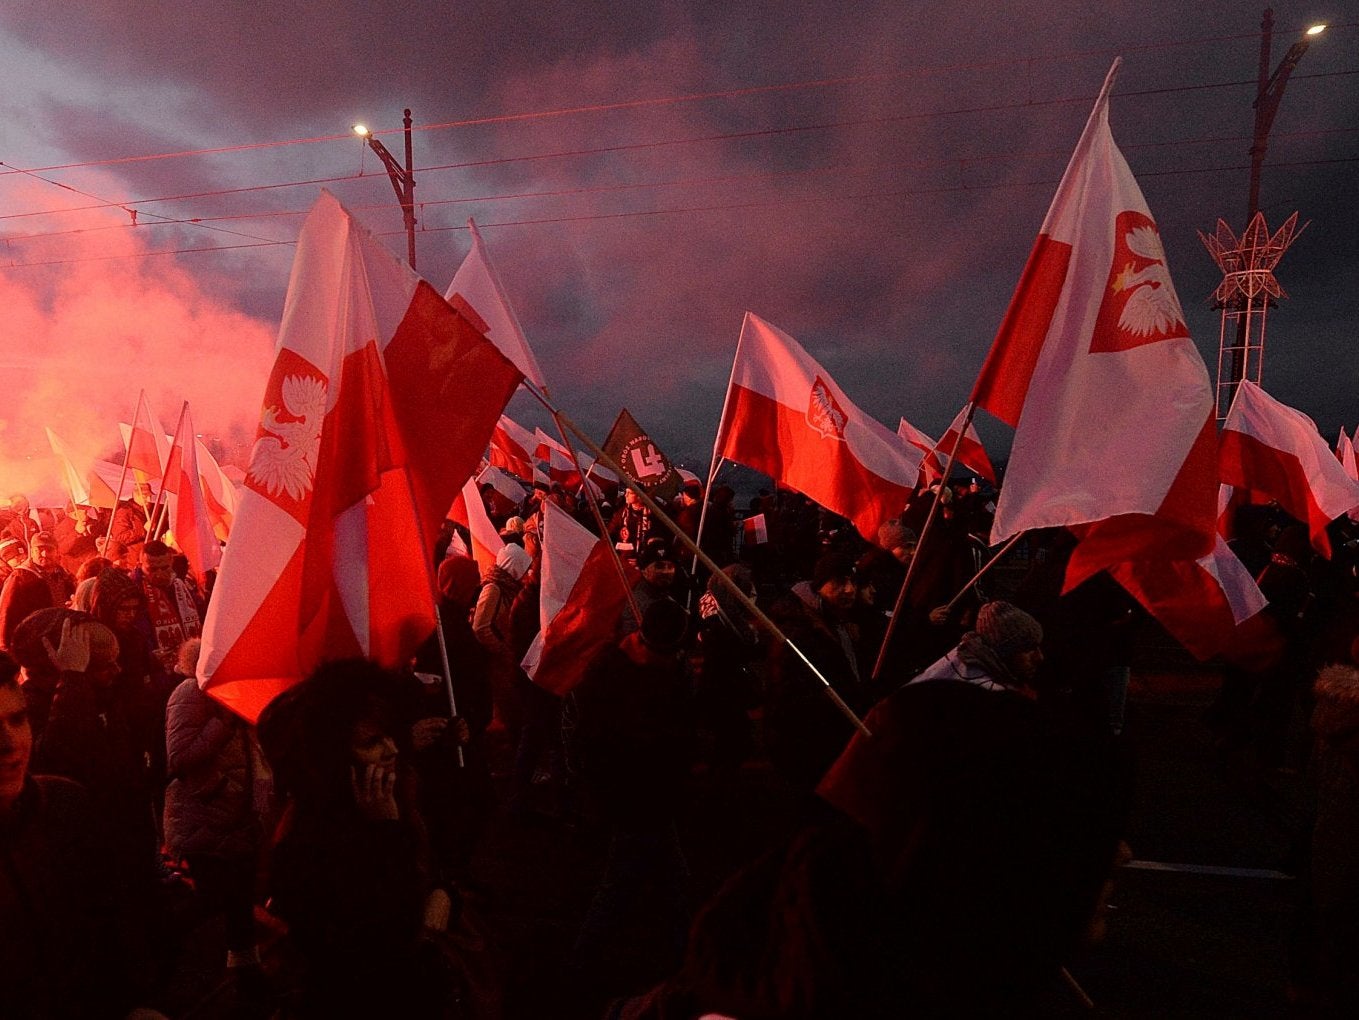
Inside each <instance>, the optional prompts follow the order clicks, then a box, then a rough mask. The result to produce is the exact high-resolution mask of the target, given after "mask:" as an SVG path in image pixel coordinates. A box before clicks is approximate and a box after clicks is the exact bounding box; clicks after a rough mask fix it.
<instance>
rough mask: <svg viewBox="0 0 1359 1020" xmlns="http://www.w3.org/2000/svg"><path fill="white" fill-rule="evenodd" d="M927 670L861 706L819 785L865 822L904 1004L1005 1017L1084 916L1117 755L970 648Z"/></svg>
mask: <svg viewBox="0 0 1359 1020" xmlns="http://www.w3.org/2000/svg"><path fill="white" fill-rule="evenodd" d="M936 667H937V668H932V669H931V670H930V671H929V676H928V677H925V676H922V677H921V678H919V679H917V680H916V681H913V682H912V683H910V684H908V685H907V686H905V687H903V688H901V689H900V690H898V691H896V692H895V693H894V694H892V695H890V696H889V697H888V698H887V699H886V700H884V701H883V702H882V703H881V704H879V705H878V707H877V708H875V709H874V710H873V712H872V713H870V714H869V716H868V718H867V719H866V720H865V721H866V723H867V725H868V728H869V729H870V730H871V731H872V733H873V736H872V737H871V738H867V737H863V736H862V735H857V734H856V736H855V738H854V740H853V742H852V743H851V744H850V746H849V748H848V749H847V750H846V751H845V753H844V754H843V755H842V756H841V757H840V759H839V760H838V761H837V762H836V763H835V765H834V767H833V768H832V769H831V771H830V772H829V774H828V775H827V776H826V778H825V779H824V780H823V781H822V783H821V785H820V787H819V788H818V791H817V792H818V793H819V794H820V796H821V797H822V798H823V799H825V800H826V801H827V802H829V803H830V804H832V805H833V806H834V807H836V808H838V809H839V810H840V811H842V812H844V814H846V815H847V816H848V817H850V818H851V819H853V820H854V821H855V822H857V823H858V824H859V825H860V826H861V827H862V829H863V830H864V831H865V832H866V833H867V834H868V837H869V842H870V845H871V846H872V848H873V853H874V857H875V860H876V863H877V869H878V873H879V876H880V881H881V883H882V895H881V897H880V902H881V904H882V906H883V907H884V908H885V909H886V911H887V912H886V914H885V915H884V918H883V920H884V921H885V924H884V925H883V926H882V927H881V928H880V929H879V930H880V932H881V933H882V946H883V947H884V948H886V949H888V951H889V953H891V954H893V955H896V956H897V962H895V963H893V964H892V965H891V966H892V970H893V972H894V973H895V974H896V977H895V978H894V980H900V981H901V982H902V983H903V986H904V987H905V988H906V989H908V994H907V995H906V997H905V998H904V999H902V1000H901V1005H902V1007H903V1008H902V1009H901V1011H900V1012H901V1015H921V1016H939V1015H959V1016H974V1015H975V1016H991V1015H998V1014H1000V1013H1004V1015H1012V1014H1011V1013H1008V1012H1005V1009H1010V1010H1014V1011H1015V1012H1021V1011H1022V1009H1023V1004H1024V1003H1025V1000H1026V997H1027V996H1031V995H1037V994H1038V993H1039V992H1040V990H1041V988H1042V987H1043V986H1045V985H1046V984H1048V983H1050V982H1051V981H1053V980H1055V978H1056V975H1057V970H1058V967H1059V966H1060V965H1061V964H1062V962H1063V961H1064V960H1066V959H1067V958H1068V956H1069V954H1070V953H1071V952H1072V951H1073V950H1074V949H1075V947H1076V946H1077V944H1078V942H1079V940H1080V939H1081V937H1082V936H1083V935H1084V934H1085V933H1086V931H1087V930H1088V927H1089V924H1090V921H1091V919H1092V917H1093V916H1094V910H1095V906H1096V903H1097V900H1098V897H1099V893H1100V890H1101V887H1102V885H1103V883H1104V882H1105V880H1106V879H1107V877H1108V874H1109V869H1110V867H1111V866H1112V863H1113V856H1114V849H1115V847H1116V845H1117V841H1118V833H1119V824H1120V819H1119V814H1120V811H1119V802H1118V798H1117V796H1116V787H1115V783H1114V779H1115V771H1114V761H1113V759H1112V757H1111V756H1110V755H1109V753H1108V750H1107V747H1106V745H1105V744H1104V743H1103V742H1102V740H1101V737H1100V735H1099V734H1098V733H1096V732H1095V731H1094V730H1093V729H1091V728H1090V727H1088V726H1082V725H1080V724H1079V723H1078V722H1077V721H1076V720H1074V718H1073V717H1071V716H1070V715H1069V713H1066V712H1064V711H1063V710H1062V709H1061V707H1060V706H1052V705H1047V704H1045V703H1044V702H1042V701H1041V700H1036V699H1035V698H1033V697H1031V696H1030V695H1029V694H1028V693H1026V692H1025V691H1024V690H1022V689H1015V688H1013V687H1011V686H1010V685H1009V683H1008V682H1007V679H1006V678H1003V677H1002V676H1001V671H1000V670H997V669H992V668H990V667H988V666H987V665H985V664H983V663H982V662H979V661H977V660H976V659H975V658H970V656H967V655H966V654H965V656H964V657H959V656H956V655H952V654H951V655H950V656H949V657H947V658H946V659H944V660H941V661H940V662H939V663H937V664H936ZM936 677H937V678H936ZM912 1007H913V1008H912Z"/></svg>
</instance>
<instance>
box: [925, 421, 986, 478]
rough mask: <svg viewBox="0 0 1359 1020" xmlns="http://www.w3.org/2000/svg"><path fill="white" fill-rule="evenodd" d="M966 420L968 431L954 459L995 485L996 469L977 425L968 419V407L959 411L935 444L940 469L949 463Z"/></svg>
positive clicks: (964, 434) (959, 444)
mask: <svg viewBox="0 0 1359 1020" xmlns="http://www.w3.org/2000/svg"><path fill="white" fill-rule="evenodd" d="M964 422H967V431H966V432H964V433H963V441H962V442H961V443H958V455H957V457H955V458H954V460H955V461H956V462H957V463H959V464H961V465H962V466H963V467H965V468H967V469H968V470H969V471H971V472H973V473H974V474H976V475H978V476H980V477H982V478H985V479H986V480H987V481H988V482H990V483H991V484H992V485H995V484H996V469H995V468H993V467H992V466H991V458H990V457H988V456H987V455H986V447H984V446H983V445H982V441H981V436H979V435H977V428H976V426H975V425H973V424H972V423H971V422H970V421H967V408H963V409H962V410H961V411H959V412H958V417H956V418H954V419H953V424H951V425H950V426H949V427H948V431H947V432H945V433H944V437H943V438H942V439H940V440H939V442H938V443H936V444H935V451H936V452H935V457H936V458H937V459H938V460H939V469H940V471H941V472H942V471H943V466H944V465H945V464H947V463H948V455H949V454H950V453H951V452H952V451H953V444H954V443H957V442H958V433H959V432H961V431H962V428H963V423H964Z"/></svg>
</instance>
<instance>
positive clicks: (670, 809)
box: [575, 634, 693, 825]
mask: <svg viewBox="0 0 1359 1020" xmlns="http://www.w3.org/2000/svg"><path fill="white" fill-rule="evenodd" d="M575 697H576V708H577V723H576V732H575V741H576V746H575V750H576V752H577V754H578V757H579V761H580V769H581V774H582V777H583V778H584V781H585V785H586V788H587V790H588V791H589V792H590V794H591V796H593V797H594V799H595V801H596V803H597V804H598V806H599V808H600V810H601V812H602V813H603V814H604V815H605V817H606V818H608V819H609V820H610V821H612V822H616V823H621V824H624V825H632V824H648V823H651V822H656V821H661V820H664V819H666V818H669V817H672V816H673V814H674V812H675V810H676V808H677V805H678V803H679V798H680V795H681V793H682V791H683V785H684V781H685V777H686V776H687V775H688V773H689V765H690V762H691V761H692V755H693V725H692V718H691V714H690V706H689V695H688V689H687V685H686V683H685V678H684V671H683V668H682V667H681V665H680V663H679V661H678V660H677V659H676V658H675V657H674V656H662V655H657V654H654V653H652V652H650V650H649V649H647V648H646V646H644V645H643V644H642V640H641V635H640V634H630V635H628V636H627V637H625V638H624V639H623V640H622V642H621V643H620V644H619V645H615V646H613V647H610V648H607V649H605V651H604V652H603V653H602V654H601V655H600V656H599V658H597V659H596V660H595V661H594V662H593V663H592V664H591V666H590V669H589V672H588V673H587V675H586V677H585V679H584V680H583V681H582V682H581V684H580V686H579V687H577V688H576V690H575Z"/></svg>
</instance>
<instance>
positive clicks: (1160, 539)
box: [972, 60, 1217, 589]
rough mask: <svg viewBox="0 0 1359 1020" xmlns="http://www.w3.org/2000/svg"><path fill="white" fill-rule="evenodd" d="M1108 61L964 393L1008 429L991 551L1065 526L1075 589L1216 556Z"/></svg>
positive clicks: (1206, 427) (1185, 353)
mask: <svg viewBox="0 0 1359 1020" xmlns="http://www.w3.org/2000/svg"><path fill="white" fill-rule="evenodd" d="M1119 63H1120V62H1119V61H1117V60H1116V61H1114V65H1113V67H1111V68H1110V70H1109V75H1108V77H1107V78H1106V79H1105V81H1104V87H1103V89H1101V90H1100V94H1099V98H1098V100H1096V102H1095V107H1094V110H1092V111H1091V114H1090V119H1089V121H1088V122H1087V123H1086V125H1085V130H1084V131H1083V132H1082V134H1081V138H1080V141H1079V142H1078V143H1077V145H1076V151H1075V152H1074V153H1073V155H1072V157H1071V162H1070V163H1069V164H1068V165H1067V169H1066V173H1065V175H1064V176H1063V177H1062V183H1061V184H1060V185H1059V186H1058V188H1057V194H1056V196H1055V197H1054V198H1053V201H1052V207H1051V208H1050V209H1049V210H1048V215H1047V218H1046V219H1045V220H1044V221H1043V227H1042V230H1041V231H1040V233H1039V235H1038V240H1037V242H1036V243H1035V244H1034V247H1033V251H1032V252H1031V253H1030V255H1029V261H1028V264H1027V265H1026V266H1025V267H1024V272H1023V275H1022V276H1021V277H1020V280H1019V285H1018V287H1017V288H1016V290H1015V293H1014V296H1013V298H1011V301H1010V307H1009V310H1008V311H1007V312H1006V314H1005V319H1004V321H1003V322H1002V323H1001V326H1000V331H999V333H998V334H997V336H996V340H995V343H994V344H993V345H992V347H991V353H990V354H989V355H988V356H987V359H986V363H985V365H983V366H982V370H981V374H980V375H979V376H978V378H977V384H976V387H975V388H974V389H973V393H972V399H973V400H974V401H975V402H976V404H977V406H978V407H982V408H985V409H986V410H988V411H990V412H991V413H992V414H993V415H995V416H996V417H997V418H999V419H1001V420H1002V421H1004V422H1007V423H1008V424H1010V425H1013V426H1015V428H1016V432H1015V438H1014V445H1013V447H1012V450H1011V454H1010V465H1009V470H1008V471H1007V473H1006V478H1005V487H1004V489H1003V490H1002V491H1001V495H1000V500H999V505H998V506H997V508H996V519H995V524H994V526H993V528H992V531H991V541H992V542H993V543H1000V542H1004V541H1005V540H1006V539H1008V538H1010V537H1011V536H1012V535H1015V534H1018V533H1019V532H1021V531H1026V530H1029V529H1033V528H1047V527H1060V526H1066V527H1073V530H1075V531H1076V533H1077V534H1078V535H1079V536H1080V537H1081V539H1082V541H1081V544H1080V546H1078V547H1077V549H1076V552H1075V555H1073V556H1072V559H1071V564H1070V566H1069V567H1068V569H1067V577H1066V584H1067V588H1068V589H1070V588H1072V587H1074V586H1075V585H1077V584H1079V583H1080V582H1081V581H1082V580H1084V579H1085V578H1087V577H1089V576H1091V575H1092V574H1094V573H1096V572H1097V571H1099V570H1101V569H1103V568H1104V567H1107V566H1109V565H1111V564H1113V563H1117V562H1121V561H1124V560H1130V559H1137V558H1140V557H1141V556H1143V555H1145V554H1146V551H1147V550H1148V549H1152V548H1154V549H1155V550H1156V551H1157V554H1158V555H1159V556H1161V557H1162V558H1166V559H1189V560H1192V559H1196V558H1197V557H1200V556H1203V555H1206V554H1207V553H1209V552H1211V551H1212V543H1213V526H1214V521H1215V513H1214V509H1215V500H1216V496H1217V474H1216V470H1215V456H1216V449H1215V445H1214V443H1215V439H1216V435H1215V428H1214V420H1213V393H1212V387H1211V385H1210V383H1209V380H1208V372H1207V369H1205V368H1204V365H1203V359H1202V358H1200V357H1199V353H1198V351H1197V350H1196V349H1195V347H1194V344H1193V341H1192V340H1190V338H1189V330H1188V328H1187V327H1186V325H1185V321H1184V314H1183V312H1182V311H1181V309H1180V302H1179V298H1178V297H1177V296H1176V294H1175V288H1174V286H1173V285H1172V283H1171V280H1170V273H1169V271H1168V269H1167V268H1166V257H1165V250H1164V249H1163V248H1162V246H1161V238H1160V234H1159V233H1158V231H1157V229H1156V223H1155V221H1154V220H1152V218H1151V213H1150V212H1149V211H1148V209H1147V204H1146V201H1145V200H1144V199H1143V197H1142V192H1141V190H1140V189H1139V188H1138V186H1137V182H1136V181H1135V180H1134V179H1133V175H1132V171H1131V170H1129V169H1128V164H1127V162H1126V161H1125V160H1124V159H1123V155H1122V153H1120V152H1119V151H1118V148H1117V147H1116V146H1115V145H1114V140H1113V136H1112V135H1111V134H1110V132H1109V90H1110V88H1111V87H1112V85H1113V82H1114V76H1115V74H1116V73H1117V71H1118V66H1119Z"/></svg>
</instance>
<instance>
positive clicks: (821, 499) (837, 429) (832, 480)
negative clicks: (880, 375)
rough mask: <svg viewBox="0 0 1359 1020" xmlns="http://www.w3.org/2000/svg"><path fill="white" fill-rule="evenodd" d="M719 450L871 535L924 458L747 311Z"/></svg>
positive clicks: (907, 489)
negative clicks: (846, 519)
mask: <svg viewBox="0 0 1359 1020" xmlns="http://www.w3.org/2000/svg"><path fill="white" fill-rule="evenodd" d="M717 456H719V457H723V458H725V459H727V460H732V461H736V462H737V463H739V464H745V465H746V466H747V467H751V468H754V469H755V470H756V471H763V472H764V473H765V474H767V475H769V476H770V477H772V478H773V479H775V481H778V482H780V483H782V484H784V485H787V486H790V487H792V488H794V489H797V490H798V491H799V492H802V493H803V494H804V495H806V496H807V497H809V498H810V499H813V500H815V501H816V502H817V503H820V504H821V505H822V506H824V507H826V508H827V509H829V510H832V511H834V512H835V513H837V514H840V515H841V516H843V517H847V518H849V519H850V520H851V521H853V522H854V525H855V527H856V528H858V530H859V532H860V534H862V535H863V536H864V537H865V538H867V539H868V540H869V541H873V540H875V539H876V538H877V534H878V526H879V525H880V524H882V522H883V521H886V520H889V519H891V518H893V517H898V516H900V514H901V511H902V509H903V508H904V507H905V505H906V501H907V500H908V499H909V498H910V496H911V492H912V490H913V489H914V487H915V482H916V478H917V477H918V476H919V474H920V464H921V462H922V460H923V459H924V458H923V456H922V455H921V454H920V452H919V451H917V450H915V449H912V448H909V447H908V446H907V445H906V444H904V443H902V442H901V440H900V439H899V438H898V437H897V436H895V435H893V434H892V433H891V432H890V431H888V429H887V427H886V426H884V425H881V424H880V423H878V422H876V421H874V420H873V419H872V418H870V417H869V416H868V415H866V414H864V413H863V412H862V411H860V410H859V408H857V407H856V406H855V405H854V404H853V403H852V402H851V401H850V399H849V398H848V397H847V396H845V394H844V391H843V390H841V389H840V387H839V386H837V385H836V384H835V380H834V379H832V378H831V377H830V373H828V372H827V371H826V370H825V369H823V368H822V367H821V366H820V365H818V364H817V363H816V362H815V361H813V360H812V358H811V356H810V355H809V354H808V353H807V352H806V351H805V350H803V349H802V346H801V345H800V344H799V343H798V342H797V341H796V340H794V339H793V338H792V337H791V336H789V335H788V334H787V333H785V332H783V330H781V329H779V328H778V327H777V326H773V325H771V324H770V323H768V322H765V321H764V320H763V319H761V318H760V317H759V316H757V315H753V314H752V313H750V312H747V313H746V317H745V322H744V323H742V325H741V339H740V340H739V341H738V342H737V344H736V360H735V363H734V364H733V365H732V369H731V384H730V385H729V386H728V388H727V397H726V401H725V403H724V404H723V407H722V422H721V424H720V425H719V426H718V430H717Z"/></svg>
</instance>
